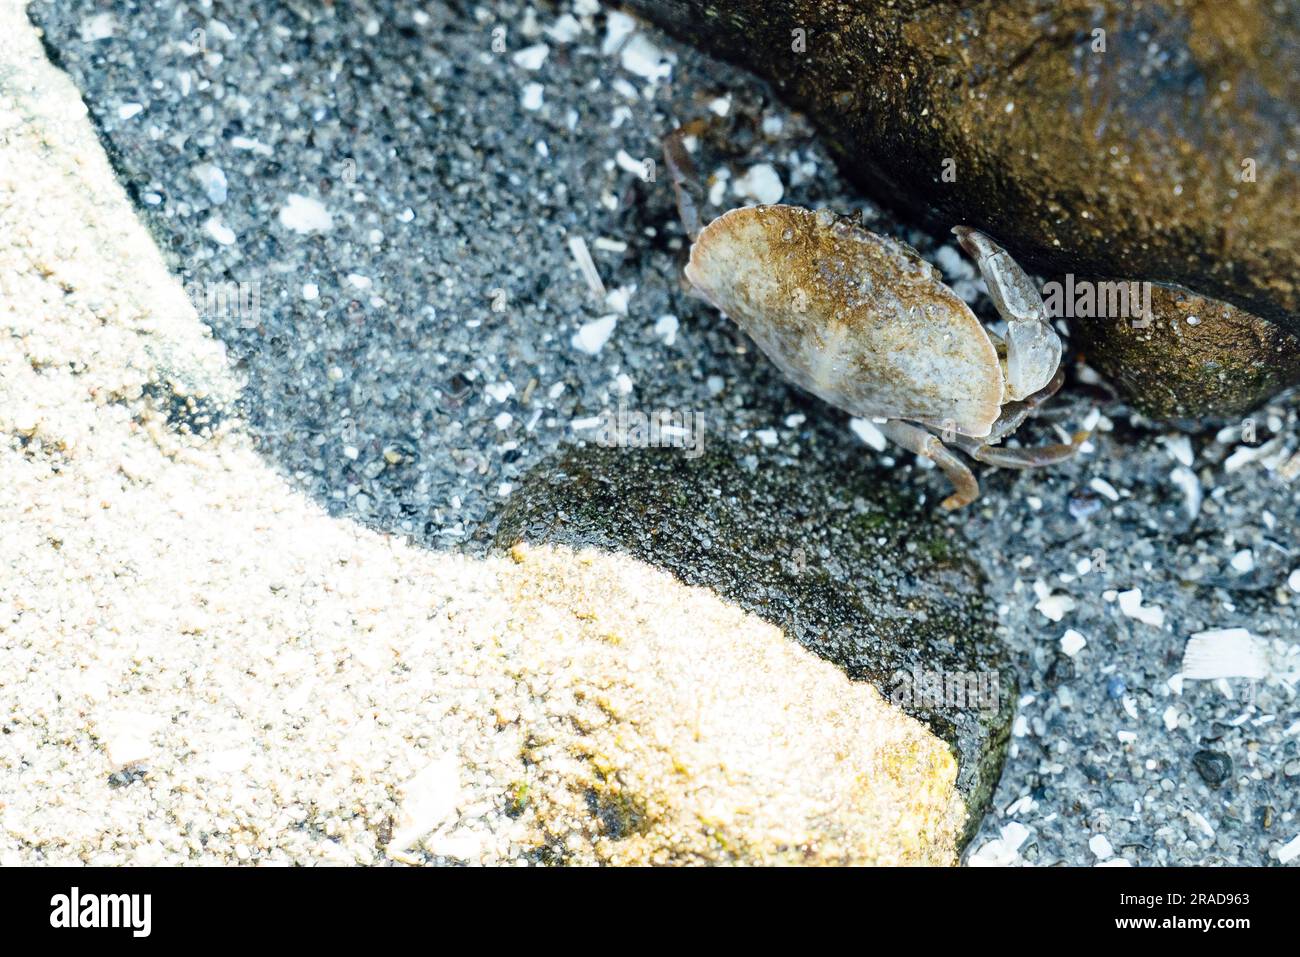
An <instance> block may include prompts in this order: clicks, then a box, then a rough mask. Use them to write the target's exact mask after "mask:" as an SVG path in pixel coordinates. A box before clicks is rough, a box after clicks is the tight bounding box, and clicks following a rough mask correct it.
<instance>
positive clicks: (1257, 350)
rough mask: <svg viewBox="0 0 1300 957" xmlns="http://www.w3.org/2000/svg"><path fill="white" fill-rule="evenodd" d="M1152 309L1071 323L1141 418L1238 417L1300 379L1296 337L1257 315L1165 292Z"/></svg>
mask: <svg viewBox="0 0 1300 957" xmlns="http://www.w3.org/2000/svg"><path fill="white" fill-rule="evenodd" d="M1151 305H1152V316H1151V318H1150V319H1149V320H1146V321H1139V322H1130V321H1126V320H1122V319H1093V320H1090V321H1089V320H1082V319H1081V320H1077V321H1076V322H1075V323H1074V325H1073V329H1074V335H1075V339H1076V341H1077V342H1078V343H1079V345H1080V347H1081V348H1082V350H1083V353H1084V356H1085V357H1086V359H1087V361H1088V363H1089V365H1091V366H1093V367H1094V368H1095V369H1097V371H1098V372H1100V373H1102V374H1103V375H1105V376H1106V377H1107V378H1108V379H1110V381H1111V382H1113V383H1114V384H1115V385H1116V386H1117V387H1118V388H1119V390H1120V391H1121V392H1122V393H1123V394H1124V396H1125V398H1126V399H1127V400H1128V401H1129V402H1130V403H1131V404H1132V405H1133V406H1134V407H1136V408H1137V409H1138V410H1139V411H1141V412H1142V413H1143V414H1145V415H1148V416H1150V417H1152V418H1156V419H1198V418H1201V417H1202V416H1206V415H1237V414H1241V413H1245V412H1249V411H1250V410H1251V409H1252V408H1254V407H1255V406H1257V405H1259V404H1260V403H1261V402H1263V401H1265V400H1266V399H1268V398H1269V397H1270V396H1272V395H1274V394H1275V393H1277V392H1279V391H1281V390H1282V389H1285V388H1287V387H1288V386H1290V385H1292V384H1293V383H1295V382H1297V381H1300V339H1297V338H1296V337H1295V336H1293V335H1291V334H1290V333H1288V332H1284V331H1283V330H1282V329H1281V328H1280V327H1278V326H1275V325H1273V324H1272V323H1269V322H1266V321H1265V320H1263V319H1261V318H1260V317H1259V316H1256V315H1253V314H1251V313H1249V312H1246V311H1245V310H1242V309H1237V308H1236V307H1234V306H1230V305H1228V304H1227V303H1225V302H1220V301H1218V300H1215V299H1208V298H1206V297H1204V296H1197V295H1195V294H1194V293H1190V292H1187V291H1186V290H1182V289H1169V288H1166V287H1163V286H1155V287H1153V288H1152V295H1151Z"/></svg>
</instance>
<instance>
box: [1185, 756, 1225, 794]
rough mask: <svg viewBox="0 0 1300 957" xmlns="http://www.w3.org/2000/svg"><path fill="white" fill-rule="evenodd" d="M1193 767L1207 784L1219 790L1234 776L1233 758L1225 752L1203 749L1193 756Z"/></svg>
mask: <svg viewBox="0 0 1300 957" xmlns="http://www.w3.org/2000/svg"><path fill="white" fill-rule="evenodd" d="M1192 767H1195V768H1196V774H1199V775H1200V776H1201V780H1204V781H1205V783H1206V784H1209V785H1210V787H1212V788H1217V787H1218V785H1219V784H1222V783H1223V781H1226V780H1227V778H1229V775H1230V774H1232V758H1230V757H1229V755H1227V754H1225V753H1223V752H1212V750H1208V749H1201V750H1199V752H1196V754H1193V755H1192Z"/></svg>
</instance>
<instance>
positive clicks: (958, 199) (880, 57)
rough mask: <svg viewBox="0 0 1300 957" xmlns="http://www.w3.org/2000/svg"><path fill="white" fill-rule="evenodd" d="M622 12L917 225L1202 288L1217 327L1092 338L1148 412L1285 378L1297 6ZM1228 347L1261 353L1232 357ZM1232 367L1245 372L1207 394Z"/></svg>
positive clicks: (644, 8) (1058, 268)
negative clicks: (788, 110)
mask: <svg viewBox="0 0 1300 957" xmlns="http://www.w3.org/2000/svg"><path fill="white" fill-rule="evenodd" d="M632 6H633V7H635V8H636V9H637V10H639V11H641V12H643V13H644V14H646V15H647V16H649V17H650V18H651V19H653V20H655V21H656V22H658V23H660V24H662V25H663V26H664V27H665V28H666V29H668V30H669V31H670V32H674V33H676V34H677V35H678V36H680V37H681V38H682V39H684V40H686V41H687V42H691V43H695V44H698V45H700V46H702V47H704V48H705V49H707V50H709V51H710V52H713V53H715V54H718V55H721V56H723V57H724V58H726V59H729V60H732V61H733V62H736V63H739V64H741V65H743V66H746V67H749V68H752V69H753V70H754V71H755V72H757V73H758V74H759V75H760V76H762V77H764V78H765V79H767V80H768V81H770V82H771V83H772V85H773V86H774V87H775V88H776V90H777V91H778V93H779V94H780V95H781V96H782V97H783V98H784V99H785V100H787V101H788V102H789V103H790V104H792V105H793V106H795V107H796V108H798V109H800V110H803V111H805V112H806V113H807V114H808V115H809V117H811V118H812V120H813V121H814V122H815V123H816V124H817V125H818V126H819V127H820V129H821V130H822V132H823V133H824V134H825V136H826V138H827V140H828V141H829V144H830V145H831V147H832V149H833V150H834V151H835V152H836V153H837V155H838V157H839V159H840V161H841V163H842V165H843V167H844V169H845V170H846V172H848V173H849V174H850V175H851V176H852V177H854V178H856V179H857V180H858V182H859V183H861V184H863V185H865V186H866V187H867V188H868V189H869V190H870V191H871V193H872V194H873V195H875V196H877V197H879V198H881V199H884V200H887V201H896V202H899V203H901V204H902V205H904V206H906V207H908V208H910V210H911V211H913V212H914V213H917V214H919V215H921V216H923V217H925V218H926V219H928V220H929V221H930V222H931V223H932V225H933V226H934V227H935V228H936V229H940V230H945V231H946V230H947V228H948V227H950V226H952V225H953V224H954V223H965V224H968V225H972V226H976V227H978V228H980V229H982V230H984V231H986V232H988V233H989V234H990V235H992V236H994V237H996V238H997V240H998V241H999V242H1000V243H1002V244H1003V245H1005V246H1006V247H1007V248H1008V249H1010V250H1011V252H1012V253H1013V254H1014V255H1016V256H1017V258H1018V259H1019V260H1020V261H1021V262H1022V263H1024V264H1025V265H1026V266H1027V267H1028V268H1031V269H1035V270H1037V271H1038V272H1040V273H1042V274H1044V275H1048V274H1052V275H1055V274H1063V273H1073V274H1075V275H1078V276H1098V277H1106V278H1112V279H1123V280H1140V281H1150V282H1157V283H1163V284H1166V285H1173V286H1181V287H1184V288H1185V289H1189V290H1194V291H1195V293H1196V294H1198V295H1199V296H1205V297H1210V298H1211V299H1214V300H1221V301H1222V302H1220V303H1214V304H1211V305H1207V306H1206V307H1205V310H1204V311H1213V312H1216V317H1215V318H1214V319H1213V320H1212V321H1211V323H1209V328H1208V329H1207V330H1205V331H1203V332H1202V334H1201V335H1200V336H1198V337H1197V338H1196V339H1195V340H1194V341H1192V342H1190V343H1189V342H1188V341H1186V340H1179V339H1175V338H1173V337H1172V335H1168V334H1159V333H1157V334H1153V335H1151V336H1149V337H1129V336H1125V335H1117V341H1116V342H1113V343H1112V342H1111V338H1112V333H1115V332H1116V330H1117V328H1118V326H1119V324H1118V323H1106V324H1103V325H1101V326H1100V327H1099V328H1098V329H1095V330H1092V333H1093V334H1092V335H1091V336H1090V340H1091V342H1092V344H1093V346H1094V354H1093V355H1092V356H1091V358H1092V359H1093V361H1095V362H1097V363H1098V364H1099V367H1101V365H1105V366H1107V367H1109V368H1110V369H1111V374H1112V375H1115V376H1116V378H1118V379H1119V380H1120V385H1121V386H1122V387H1123V388H1124V389H1125V391H1126V392H1128V394H1129V395H1131V396H1135V397H1139V398H1141V399H1142V400H1144V404H1145V406H1146V407H1147V408H1148V410H1150V411H1152V412H1156V413H1159V414H1174V415H1180V414H1185V413H1186V414H1199V413H1200V412H1201V411H1214V412H1220V413H1230V412H1232V411H1237V410H1239V409H1240V408H1242V407H1243V406H1248V405H1250V404H1254V403H1257V402H1259V401H1261V400H1262V399H1264V398H1266V397H1267V394H1266V391H1267V390H1274V389H1276V388H1277V387H1279V386H1281V385H1285V384H1289V383H1291V382H1294V381H1295V380H1296V378H1297V377H1300V348H1297V343H1296V340H1295V339H1294V338H1292V337H1291V336H1293V335H1296V334H1300V286H1298V285H1297V284H1296V282H1295V277H1296V276H1297V275H1300V204H1297V203H1296V202H1295V197H1296V196H1297V195H1300V164H1297V163H1296V160H1295V157H1296V153H1297V151H1300V8H1296V7H1294V6H1290V5H1269V4H1263V3H1261V4H1250V5H1225V4H1220V3H1214V2H1210V0H1202V2H1188V3H1181V4H1179V3H1174V2H1172V0H1140V2H1128V0H1125V2H1120V0H1099V2H1089V3H1080V2H1067V3H1059V4H1043V3H1035V2H1028V0H1020V2H1013V3H999V4H987V3H975V2H973V0H958V2H954V3H949V4H935V3H929V2H924V0H900V2H892V3H889V4H884V3H877V2H871V0H856V2H846V3H838V4H823V3H815V2H810V0H774V2H771V3H764V4H744V3H736V2H726V0H633V2H632ZM1099 31H1100V32H1099ZM801 38H802V40H803V44H802V45H801V44H800V42H799V41H800V39H801ZM945 174H947V175H945ZM1177 295H1179V293H1178V292H1176V291H1172V290H1168V291H1166V292H1163V293H1160V296H1161V297H1162V298H1164V297H1171V296H1172V297H1176V296H1177ZM1223 303H1231V304H1232V306H1234V307H1236V309H1237V310H1246V311H1247V312H1248V313H1253V315H1241V314H1240V313H1235V311H1234V310H1232V309H1231V307H1228V306H1224V305H1223ZM1167 305H1171V304H1167ZM1234 313H1235V314H1234ZM1172 314H1173V311H1172V310H1171V311H1170V312H1169V313H1167V314H1166V318H1168V317H1171V316H1172ZM1158 315H1159V312H1158ZM1258 317H1262V320H1267V322H1269V323H1272V324H1274V325H1275V326H1278V327H1280V328H1281V329H1282V330H1286V331H1288V332H1289V333H1290V334H1291V335H1286V334H1285V333H1278V332H1276V331H1274V332H1268V331H1266V329H1265V327H1264V325H1263V321H1262V320H1261V319H1259V318H1258ZM1112 346H1113V347H1114V348H1115V349H1116V353H1117V354H1116V356H1115V357H1114V358H1113V359H1109V358H1105V357H1104V356H1105V355H1106V353H1107V352H1108V350H1109V349H1110V348H1112ZM1243 346H1258V348H1250V349H1249V351H1248V352H1247V353H1246V354H1245V355H1238V354H1237V352H1236V351H1237V350H1238V349H1240V348H1242V347H1243ZM1188 350H1190V351H1188ZM1188 355H1189V356H1190V357H1191V360H1192V361H1191V363H1190V365H1188V366H1186V367H1184V368H1182V369H1180V371H1179V372H1178V374H1177V375H1176V376H1175V377H1174V378H1173V379H1172V381H1169V382H1166V381H1165V380H1164V378H1163V377H1164V376H1165V374H1166V372H1167V370H1168V368H1169V367H1170V366H1175V365H1177V364H1178V363H1181V362H1184V361H1186V360H1185V359H1184V358H1182V357H1183V356H1188ZM1148 363H1150V364H1151V365H1152V367H1153V368H1152V371H1151V372H1149V373H1148V371H1147V369H1148ZM1243 365H1244V366H1245V372H1244V376H1243V378H1244V381H1243V382H1242V383H1241V384H1239V385H1232V384H1225V380H1231V379H1232V378H1233V377H1234V376H1235V375H1237V374H1238V372H1239V371H1240V370H1241V369H1242V367H1243ZM1220 373H1222V374H1220ZM1206 377H1208V383H1209V385H1208V388H1207V390H1206V391H1207V392H1208V395H1207V397H1206V398H1204V399H1202V400H1200V401H1199V402H1198V401H1197V400H1196V398H1195V391H1196V389H1197V388H1198V387H1199V385H1198V384H1199V383H1202V382H1204V381H1207V378H1206ZM1156 384H1159V388H1157V389H1154V390H1151V388H1150V387H1151V386H1153V385H1156ZM1261 390H1265V394H1261ZM1148 391H1154V392H1155V395H1154V396H1153V397H1152V398H1150V399H1146V397H1147V395H1148Z"/></svg>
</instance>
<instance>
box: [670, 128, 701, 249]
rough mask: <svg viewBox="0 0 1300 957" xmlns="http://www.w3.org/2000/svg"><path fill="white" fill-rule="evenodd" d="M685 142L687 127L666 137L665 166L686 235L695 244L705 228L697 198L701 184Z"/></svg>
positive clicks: (678, 129) (676, 130)
mask: <svg viewBox="0 0 1300 957" xmlns="http://www.w3.org/2000/svg"><path fill="white" fill-rule="evenodd" d="M685 140H686V128H685V127H678V128H677V129H675V130H673V131H672V132H671V133H669V134H668V135H667V136H665V137H664V139H663V146H664V164H665V165H666V166H667V167H668V176H669V178H670V179H671V180H672V183H673V192H674V193H675V194H676V195H677V214H678V215H679V216H680V217H681V219H682V225H683V226H684V227H686V235H687V236H688V237H689V238H690V240H691V242H695V240H696V239H698V238H699V235H700V230H701V229H702V228H703V224H702V223H701V222H700V209H699V204H698V203H697V202H696V197H695V194H696V192H697V191H698V190H699V189H700V182H699V174H697V173H696V172H695V163H694V161H692V160H691V154H690V153H689V152H687V150H686V142H685Z"/></svg>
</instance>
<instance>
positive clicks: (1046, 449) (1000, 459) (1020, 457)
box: [962, 432, 1088, 469]
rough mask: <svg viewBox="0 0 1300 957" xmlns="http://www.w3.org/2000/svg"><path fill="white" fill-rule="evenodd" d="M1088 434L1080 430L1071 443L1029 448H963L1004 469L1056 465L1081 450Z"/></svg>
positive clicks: (985, 461)
mask: <svg viewBox="0 0 1300 957" xmlns="http://www.w3.org/2000/svg"><path fill="white" fill-rule="evenodd" d="M1087 437H1088V436H1087V434H1086V433H1083V432H1080V433H1078V434H1077V435H1075V436H1074V441H1073V442H1071V443H1070V444H1069V445H1035V446H1033V447H1032V448H1027V449H1004V448H1002V447H1001V446H998V445H976V446H973V447H971V448H969V449H966V448H963V449H962V451H963V452H966V453H967V454H969V455H970V456H971V458H973V459H975V460H977V461H979V462H984V463H985V464H987V465H995V466H997V467H998V468H1003V469H1036V468H1040V467H1042V466H1044V465H1055V464H1057V463H1058V462H1064V461H1065V460H1066V459H1068V458H1070V457H1071V456H1072V455H1074V453H1075V452H1077V451H1079V446H1080V445H1081V444H1082V443H1083V440H1084V439H1086V438H1087Z"/></svg>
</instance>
